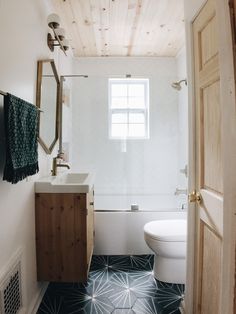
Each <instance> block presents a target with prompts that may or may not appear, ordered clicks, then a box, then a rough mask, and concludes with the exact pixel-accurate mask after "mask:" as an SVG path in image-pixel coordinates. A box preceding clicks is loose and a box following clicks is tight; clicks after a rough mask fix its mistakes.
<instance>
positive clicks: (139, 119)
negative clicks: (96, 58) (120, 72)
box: [109, 79, 149, 139]
mask: <svg viewBox="0 0 236 314" xmlns="http://www.w3.org/2000/svg"><path fill="white" fill-rule="evenodd" d="M148 108H149V80H148V79H109V114H110V119H109V123H110V127H109V133H110V138H112V139H125V138H127V139H145V138H148V136H149V129H148V122H149V121H148Z"/></svg>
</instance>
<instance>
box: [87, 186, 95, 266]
mask: <svg viewBox="0 0 236 314" xmlns="http://www.w3.org/2000/svg"><path fill="white" fill-rule="evenodd" d="M87 208H88V212H87V245H86V247H87V264H88V267H87V268H88V269H89V267H90V263H91V259H92V254H93V247H94V232H95V231H94V192H93V190H91V191H90V193H89V194H88V197H87Z"/></svg>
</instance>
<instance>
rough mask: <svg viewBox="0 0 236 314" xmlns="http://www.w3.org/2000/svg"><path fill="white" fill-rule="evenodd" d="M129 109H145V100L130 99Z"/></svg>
mask: <svg viewBox="0 0 236 314" xmlns="http://www.w3.org/2000/svg"><path fill="white" fill-rule="evenodd" d="M129 108H145V102H144V98H141V97H130V98H129Z"/></svg>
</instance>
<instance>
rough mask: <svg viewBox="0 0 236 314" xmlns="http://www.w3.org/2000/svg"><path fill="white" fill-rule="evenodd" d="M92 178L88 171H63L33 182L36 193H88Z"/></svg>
mask: <svg viewBox="0 0 236 314" xmlns="http://www.w3.org/2000/svg"><path fill="white" fill-rule="evenodd" d="M93 183H94V179H93V176H92V175H91V174H90V173H65V174H62V175H58V176H56V177H53V176H50V177H49V176H48V177H45V178H42V179H40V180H38V181H36V182H35V192H36V193H88V192H89V191H90V190H91V189H92V187H93Z"/></svg>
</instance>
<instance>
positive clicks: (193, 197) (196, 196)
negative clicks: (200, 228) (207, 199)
mask: <svg viewBox="0 0 236 314" xmlns="http://www.w3.org/2000/svg"><path fill="white" fill-rule="evenodd" d="M188 201H189V203H196V202H197V203H199V204H200V203H201V202H202V196H201V194H200V193H199V192H196V191H195V190H194V191H193V192H192V193H189V195H188Z"/></svg>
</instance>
